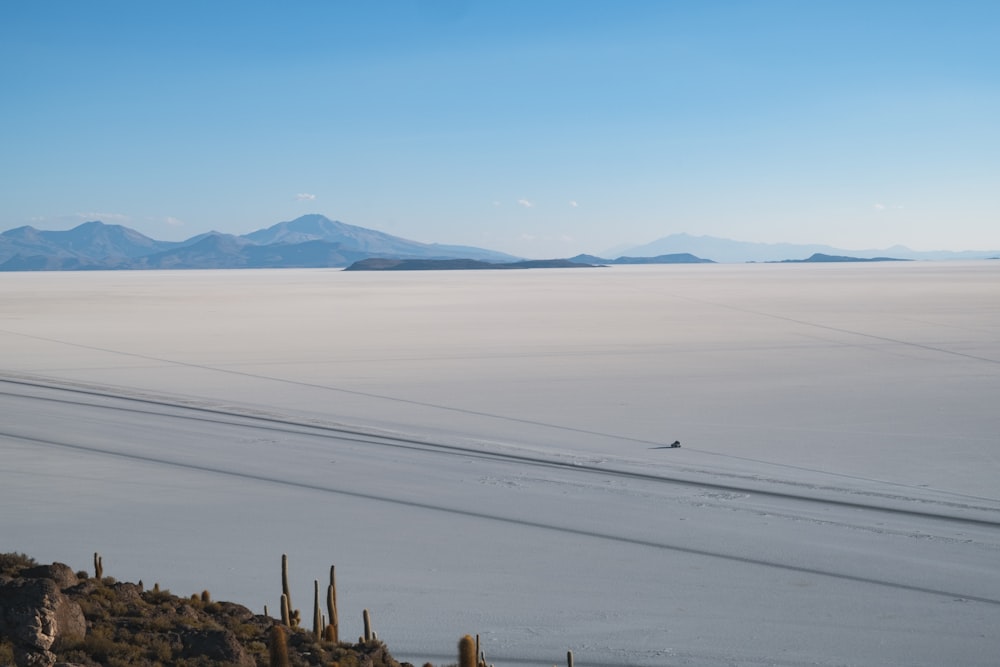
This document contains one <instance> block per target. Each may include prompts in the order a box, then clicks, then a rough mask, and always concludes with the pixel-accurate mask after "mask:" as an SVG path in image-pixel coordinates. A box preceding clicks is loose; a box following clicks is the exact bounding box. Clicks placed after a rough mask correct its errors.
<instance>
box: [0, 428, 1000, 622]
mask: <svg viewBox="0 0 1000 667" xmlns="http://www.w3.org/2000/svg"><path fill="white" fill-rule="evenodd" d="M0 437H7V438H11V439H15V440H20V441H23V442H29V443H34V444H37V445H42V446H47V447H53V448H58V449H64V450H73V451H79V452H86V453H90V454H98V455H102V456H111V457H116V458H121V459H125V460H129V461H137V462H140V463H148V464H153V465H161V466H169V467H172V468H178V469H182V470H190V471H196V472H204V473H209V474H214V475H221V476H225V477H230V478H236V479H241V480H247V481H253V482H262V483H266V484H274V485H280V486H285V487H292V488H296V489H301V490H306V491H315V492H319V493H325V494H331V495H338V496H344V497H349V498H354V499H358V500H366V501H372V502H378V503H387V504H391V505H397V506H402V507H407V508H412V509H421V510H428V511H433V512H442V513H446V514H451V515H456V516H462V517H466V518H472V519H477V520H486V521H497V522H500V523H505V524H510V525H515V526H520V527H524V528H533V529H538V530H546V531H553V532H559V533H563V534H567V535H573V536H576V537H584V538H589V539H598V540H604V541H610V542H616V543H619V544H629V545H633V546H638V547H646V548H651V549H659V550H663V551H670V552H675V553H683V554H689V555H694V556H700V557H706V558H714V559H719V560H725V561H729V562H735V563H741V564H744V565H753V566H758V567H766V568H770V569H777V570H782V571H786V572H797V573H800V574H807V575H813V576H820V577H828V578H832V579H838V580H841V581H850V582H854V583H861V584H867V585H873V586H880V587H885V588H892V589H895V590H903V591H910V592H914V593H922V594H926V595H934V596H937V597H947V598H950V599H952V600H955V599H960V600H967V601H974V602H980V603H983V604H988V605H995V606H1000V599H996V598H991V597H985V596H976V595H967V594H965V593H956V592H953V591H946V590H941V589H937V588H930V587H926V586H915V585H912V584H904V583H900V582H894V581H888V580H885V579H877V578H874V577H864V576H860V575H853V574H847V573H843V572H833V571H829V570H822V569H819V568H812V567H805V566H800V565H791V564H788V563H781V562H778V561H772V560H766V559H762V558H751V557H747V556H738V555H733V554H727V553H723V552H718V551H711V550H706V549H695V548H692V547H685V546H682V545H678V544H670V543H667V542H657V541H654V540H648V539H640V538H633V537H627V536H623V535H612V534H609V533H602V532H597V531H592V530H584V529H580V528H572V527H569V526H560V525H557V524H551V523H544V522H540V521H530V520H527V519H520V518H515V517H507V516H502V515H499V514H490V513H486V512H476V511H472V510H465V509H458V508H454V507H448V506H445V505H435V504H433V503H424V502H418V501H414V500H404V499H400V498H392V497H389V496H383V495H376V494H372V493H362V492H360V491H350V490H346V489H340V488H337V487H334V486H325V485H321V484H311V483H307V482H297V481H294V480H289V479H283V478H281V477H277V476H273V475H264V474H256V473H250V472H239V471H235V470H228V469H225V468H218V467H213V466H208V465H200V464H195V463H184V462H181V461H172V460H170V459H166V458H161V457H156V456H148V455H141V454H128V453H123V452H116V451H113V450H108V449H103V448H101V447H94V446H89V445H80V444H75V443H71V442H63V441H59V440H51V439H47V438H35V437H29V436H25V435H20V434H17V433H7V432H0Z"/></svg>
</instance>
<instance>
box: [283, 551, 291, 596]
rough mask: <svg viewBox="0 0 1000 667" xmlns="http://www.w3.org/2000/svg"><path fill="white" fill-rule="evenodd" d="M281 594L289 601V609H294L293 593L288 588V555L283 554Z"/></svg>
mask: <svg viewBox="0 0 1000 667" xmlns="http://www.w3.org/2000/svg"><path fill="white" fill-rule="evenodd" d="M281 592H282V593H284V594H285V599H286V600H288V608H289V609H291V608H292V592H291V590H290V589H289V588H288V554H281Z"/></svg>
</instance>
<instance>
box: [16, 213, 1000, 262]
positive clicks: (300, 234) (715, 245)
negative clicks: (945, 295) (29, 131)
mask: <svg viewBox="0 0 1000 667" xmlns="http://www.w3.org/2000/svg"><path fill="white" fill-rule="evenodd" d="M605 254H608V255H613V256H616V257H617V258H616V259H604V258H601V257H598V256H595V255H577V256H576V257H573V258H571V260H570V261H572V262H576V263H587V264H679V263H685V264H686V263H704V262H776V261H784V260H797V259H800V258H806V257H811V256H815V255H817V254H818V255H820V256H832V257H837V258H838V261H845V260H850V259H852V258H855V259H873V258H880V259H885V258H891V259H985V258H990V257H997V256H998V255H1000V251H980V252H973V251H969V252H948V251H938V252H916V251H912V250H910V249H908V248H905V247H903V246H894V247H892V248H888V249H880V250H857V251H851V250H843V249H839V248H832V247H830V246H824V245H795V244H789V243H770V244H769V243H748V242H744V241H733V240H730V239H722V238H717V237H712V236H691V235H689V234H672V235H670V236H666V237H664V238H661V239H659V240H656V241H653V242H652V243H647V244H645V245H641V246H634V247H631V248H625V249H623V252H621V253H620V254H618V255H615V254H614V253H612V252H608V253H605ZM369 258H380V259H390V260H456V259H461V260H474V261H477V262H488V263H497V264H500V263H511V262H517V261H519V260H522V259H523V258H521V257H515V256H513V255H508V254H506V253H502V252H497V251H494V250H488V249H485V248H477V247H472V246H458V245H443V244H439V243H420V242H417V241H411V240H409V239H404V238H401V237H398V236H393V235H391V234H386V233H384V232H379V231H376V230H373V229H367V228H365V227H358V226H355V225H349V224H346V223H343V222H338V221H334V220H330V219H329V218H326V217H324V216H322V215H319V214H310V215H304V216H301V217H299V218H296V219H295V220H290V221H287V222H279V223H277V224H275V225H272V226H270V227H267V228H266V229H260V230H257V231H255V232H251V233H249V234H244V235H241V236H236V235H233V234H223V233H220V232H208V233H205V234H199V235H197V236H193V237H191V238H189V239H187V240H185V241H157V240H155V239H152V238H149V237H148V236H144V235H143V234H140V233H139V232H137V231H135V230H133V229H129V228H128V227H123V226H121V225H108V224H105V223H103V222H99V221H93V222H85V223H83V224H81V225H79V226H77V227H74V228H73V229H70V230H66V231H41V230H38V229H35V228H34V227H30V226H24V227H18V228H16V229H11V230H8V231H6V232H3V233H0V271H60V270H112V269H235V268H316V267H346V266H349V265H351V264H353V263H354V262H358V261H361V260H365V259H369ZM703 258H710V259H703ZM813 261H819V260H815V259H814V260H813Z"/></svg>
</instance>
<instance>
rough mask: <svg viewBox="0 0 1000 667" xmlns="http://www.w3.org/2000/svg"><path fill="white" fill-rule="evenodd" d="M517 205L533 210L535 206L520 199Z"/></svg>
mask: <svg viewBox="0 0 1000 667" xmlns="http://www.w3.org/2000/svg"><path fill="white" fill-rule="evenodd" d="M517 203H518V204H520V205H521V206H523V207H524V208H533V207H534V206H535V204H534V203H533V202H530V201H528V200H527V199H518V200H517Z"/></svg>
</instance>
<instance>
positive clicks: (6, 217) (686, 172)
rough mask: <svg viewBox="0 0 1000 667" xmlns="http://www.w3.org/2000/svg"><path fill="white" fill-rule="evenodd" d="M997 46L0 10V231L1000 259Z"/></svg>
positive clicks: (907, 5) (730, 8) (838, 36)
mask: <svg viewBox="0 0 1000 667" xmlns="http://www.w3.org/2000/svg"><path fill="white" fill-rule="evenodd" d="M998 26H1000V2H997V1H996V0H986V1H983V2H972V1H968V2H963V1H961V0H958V1H953V2H945V1H943V0H942V1H940V2H923V1H921V0H901V1H894V0H885V1H876V0H865V1H854V0H830V1H825V0H788V1H754V0H746V1H726V0H659V1H622V2H614V1H612V0H606V1H602V2H591V1H587V0H565V1H564V0H528V1H522V0H490V1H486V0H481V1H468V2H467V1H464V0H384V1H380V0H372V1H371V2H367V1H356V0H342V1H338V0H326V1H323V2H319V1H307V0H300V1H296V2H255V1H249V0H241V1H239V2H227V1H223V0H213V1H209V2H205V1H199V2H187V1H183V0H172V1H169V2H167V1H162V2H161V1H156V0H148V1H137V0H128V1H122V2H110V1H109V2H105V1H101V0H89V1H80V0H66V1H47V0H5V1H4V2H3V3H2V4H0V121H2V122H0V229H9V228H12V227H16V226H20V225H24V224H29V225H33V226H35V227H37V228H39V229H68V228H70V227H72V226H75V225H76V224H79V223H80V222H83V221H86V220H94V219H100V220H103V221H104V222H107V223H119V224H124V225H127V226H130V227H133V228H134V229H137V230H139V231H141V232H143V233H145V234H147V235H149V236H152V237H154V238H158V239H164V240H180V239H183V238H187V237H189V236H193V235H195V234H198V233H201V232H205V231H208V230H210V229H216V230H219V231H224V232H231V233H247V232H250V231H253V230H255V229H259V228H261V227H266V226H269V225H272V224H274V223H276V222H279V221H282V220H290V219H292V218H294V217H297V216H298V215H301V214H304V213H322V214H324V215H326V216H327V217H329V218H332V219H337V220H341V221H343V222H347V223H351V224H355V225H360V226H363V227H371V228H374V229H379V230H382V231H386V232H389V233H392V234H397V235H399V236H404V237H407V238H411V239H415V240H419V241H435V242H441V243H461V244H471V245H478V246H484V247H489V248H493V249H496V250H503V251H507V252H511V253H514V254H517V255H522V256H528V257H547V256H568V255H572V254H576V253H578V252H594V253H597V252H601V251H604V250H606V249H608V248H611V247H615V246H620V245H632V244H640V243H646V242H649V241H652V240H655V239H657V238H660V237H663V236H666V235H668V234H672V233H675V232H687V233H691V234H699V235H700V234H710V235H714V236H724V237H729V238H734V239H738V240H746V241H766V242H780V241H787V242H802V243H813V242H815V243H828V244H831V245H835V246H838V247H842V248H854V249H862V248H881V247H886V246H889V245H892V244H896V243H900V244H904V245H908V246H910V247H911V248H914V249H919V250H928V249H952V250H960V249H996V248H1000V37H998V35H1000V32H998Z"/></svg>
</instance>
